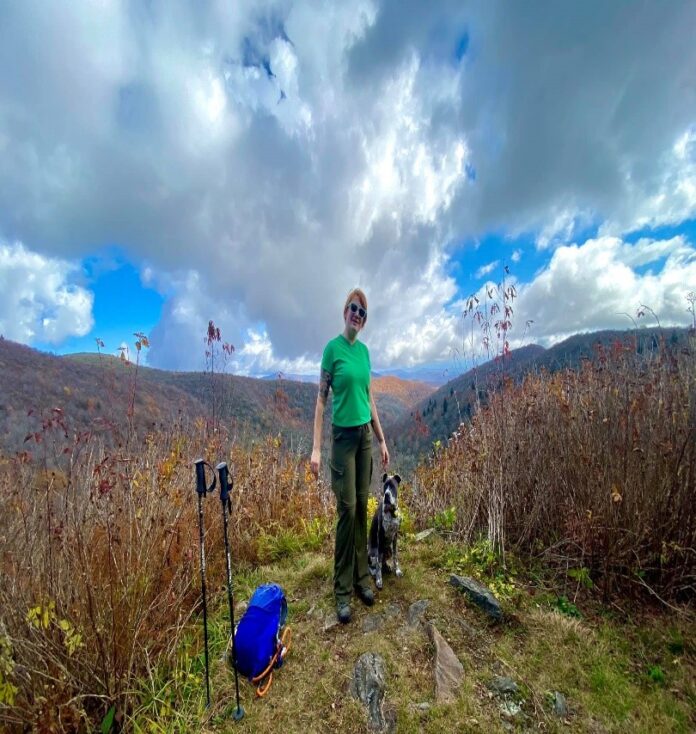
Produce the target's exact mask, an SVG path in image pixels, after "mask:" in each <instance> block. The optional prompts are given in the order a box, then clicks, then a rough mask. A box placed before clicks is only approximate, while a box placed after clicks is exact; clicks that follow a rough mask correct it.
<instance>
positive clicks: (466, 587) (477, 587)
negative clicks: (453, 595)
mask: <svg viewBox="0 0 696 734" xmlns="http://www.w3.org/2000/svg"><path fill="white" fill-rule="evenodd" d="M450 584H452V586H454V587H455V588H456V589H459V590H460V591H463V592H464V593H465V594H466V595H467V596H468V597H469V599H471V601H473V602H474V604H476V605H477V606H478V607H480V608H481V609H482V610H483V611H484V612H485V613H486V614H487V615H488V616H489V617H491V618H492V619H494V620H495V621H496V622H499V621H500V620H501V619H502V618H503V610H502V609H501V607H500V602H499V601H498V600H497V599H496V598H495V597H494V596H493V594H492V593H491V591H490V589H487V588H486V587H485V586H484V585H483V584H480V583H479V582H478V581H475V580H474V579H472V578H469V577H468V576H457V575H456V574H452V575H451V576H450Z"/></svg>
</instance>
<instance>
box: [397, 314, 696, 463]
mask: <svg viewBox="0 0 696 734" xmlns="http://www.w3.org/2000/svg"><path fill="white" fill-rule="evenodd" d="M688 333H689V332H688V329H683V328H664V329H659V328H655V329H648V328H646V329H639V330H637V331H598V332H592V333H586V334H576V335H574V336H572V337H570V338H568V339H566V340H565V341H562V342H559V343H558V344H556V345H554V346H553V347H550V348H549V349H544V348H543V347H541V346H538V345H530V346H526V347H522V348H521V349H516V350H513V351H512V352H511V354H510V355H509V356H508V357H506V358H505V359H504V360H503V361H500V360H492V361H490V362H486V363H485V364H482V365H480V366H478V367H476V368H474V369H472V370H469V371H468V372H466V373H465V374H463V375H460V376H459V377H456V378H454V379H453V380H450V381H449V382H447V383H446V384H445V385H443V386H442V387H440V388H439V389H438V390H436V391H435V392H433V393H432V394H431V395H429V396H426V397H425V398H423V399H422V400H421V401H420V402H419V403H418V404H417V405H416V406H415V407H414V409H413V410H412V411H410V412H409V414H408V415H404V416H402V417H400V418H398V419H397V420H396V421H394V422H393V423H389V424H387V425H386V426H385V431H386V432H387V434H388V436H389V437H390V440H391V444H392V446H393V448H394V456H395V458H397V460H401V461H404V462H405V463H407V464H409V465H410V464H411V463H412V460H413V458H414V457H418V456H422V455H423V453H426V452H428V451H429V450H430V449H431V447H432V445H433V442H435V441H445V440H446V439H447V438H449V437H450V436H451V435H452V433H454V431H455V430H456V429H457V428H458V426H459V424H460V423H461V422H466V421H468V420H470V418H471V416H472V415H473V413H474V412H475V410H476V405H477V404H478V403H482V404H484V405H485V403H486V400H487V398H488V395H489V393H490V391H493V390H496V389H497V388H498V387H499V386H500V382H501V380H502V378H503V375H504V376H505V377H506V378H510V379H512V380H514V381H515V382H519V381H521V380H522V379H523V378H524V376H525V375H527V374H528V373H529V372H532V371H539V370H547V371H549V372H556V371H558V370H562V369H566V368H569V369H577V368H578V367H579V366H580V364H581V363H582V361H583V360H586V359H590V360H592V359H594V358H595V357H596V350H597V345H598V344H602V345H603V346H604V347H609V346H611V345H612V344H613V343H615V342H616V341H617V340H618V341H623V340H625V339H627V338H635V340H636V349H637V350H638V351H639V352H643V351H650V350H656V349H658V348H659V345H660V342H661V340H662V339H664V340H665V342H666V343H667V345H668V346H672V347H677V348H681V347H682V346H685V345H686V344H687V335H688Z"/></svg>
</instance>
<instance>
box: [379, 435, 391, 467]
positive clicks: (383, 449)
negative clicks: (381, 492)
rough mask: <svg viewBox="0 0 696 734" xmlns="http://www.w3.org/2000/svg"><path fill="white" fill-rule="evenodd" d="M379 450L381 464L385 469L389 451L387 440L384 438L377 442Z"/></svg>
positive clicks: (387, 463)
mask: <svg viewBox="0 0 696 734" xmlns="http://www.w3.org/2000/svg"><path fill="white" fill-rule="evenodd" d="M379 451H380V454H382V466H383V467H384V468H385V469H386V468H387V466H389V451H388V450H387V442H386V441H385V440H384V439H382V440H381V441H380V442H379Z"/></svg>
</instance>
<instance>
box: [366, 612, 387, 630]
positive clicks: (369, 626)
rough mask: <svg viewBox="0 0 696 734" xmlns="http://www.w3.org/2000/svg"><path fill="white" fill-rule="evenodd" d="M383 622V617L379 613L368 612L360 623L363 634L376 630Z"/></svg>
mask: <svg viewBox="0 0 696 734" xmlns="http://www.w3.org/2000/svg"><path fill="white" fill-rule="evenodd" d="M383 624H384V617H383V616H382V615H381V614H369V615H368V616H367V617H365V619H363V623H362V631H363V632H364V633H365V634H369V633H370V632H376V631H377V630H378V629H379V628H380V627H381V626H382V625H383Z"/></svg>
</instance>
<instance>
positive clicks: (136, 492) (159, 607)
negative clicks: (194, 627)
mask: <svg viewBox="0 0 696 734" xmlns="http://www.w3.org/2000/svg"><path fill="white" fill-rule="evenodd" d="M51 420H52V422H51V423H50V425H48V424H46V425H44V429H43V431H42V432H40V433H39V435H38V436H37V437H34V438H33V439H32V440H34V441H35V442H36V446H37V455H38V456H39V457H40V456H41V455H42V453H43V455H44V457H47V458H49V459H50V460H51V462H50V463H48V462H47V461H43V460H41V459H40V458H35V457H32V455H31V454H30V453H29V452H23V453H22V454H19V455H18V456H16V457H14V458H12V459H8V460H5V461H4V462H2V463H0V497H1V498H2V503H3V513H2V514H0V568H1V569H2V573H0V610H1V611H0V722H1V723H4V724H5V726H6V727H7V728H8V729H10V728H15V729H17V730H25V729H28V728H34V729H40V730H41V731H74V730H78V729H83V730H84V729H87V730H90V731H93V730H96V729H98V728H99V725H100V723H101V722H103V721H104V720H105V717H111V718H112V719H113V721H114V722H115V725H118V722H122V721H123V717H124V715H125V714H126V713H127V712H128V711H129V710H130V707H131V703H132V701H131V696H132V693H131V692H132V691H133V690H135V688H136V687H137V685H136V682H137V680H138V678H139V677H142V676H143V675H145V674H147V672H148V670H150V669H151V667H152V666H153V665H156V664H157V661H158V660H160V661H161V660H165V659H167V658H171V657H172V656H173V655H174V654H175V650H176V647H177V644H178V641H179V639H180V636H181V633H182V630H183V629H184V628H185V625H186V624H187V622H188V621H189V619H190V617H191V615H192V614H193V613H194V612H195V611H196V610H197V609H198V603H199V594H200V575H199V568H198V517H197V502H196V494H195V491H194V490H195V482H194V472H193V467H192V460H193V459H194V458H196V457H198V456H207V457H211V463H212V464H214V463H215V462H216V461H217V460H219V459H226V460H227V462H228V464H229V466H230V469H231V471H232V474H233V479H234V489H233V495H232V502H233V512H232V515H231V517H230V542H231V545H232V548H233V557H234V559H235V561H239V560H247V561H256V560H257V559H258V550H259V548H258V543H257V537H256V536H257V535H259V532H260V530H261V529H264V530H265V531H266V536H268V533H269V531H271V530H272V532H273V534H275V535H276V536H277V538H278V540H276V541H275V545H274V547H275V548H276V549H287V547H289V546H288V543H290V545H292V543H291V541H289V540H288V539H289V538H290V539H291V540H292V539H293V538H299V542H300V543H301V544H302V545H303V546H307V547H310V546H316V544H317V543H318V542H320V539H321V538H322V537H323V535H324V534H325V533H326V532H327V528H330V527H331V525H330V519H331V518H332V517H333V505H332V503H331V502H330V499H329V492H328V491H327V490H325V489H324V488H323V486H322V485H318V484H317V483H316V482H314V481H313V480H311V479H310V475H309V473H308V471H307V467H306V462H305V461H304V460H301V459H300V457H299V456H297V455H294V454H291V453H289V452H287V451H285V449H284V447H283V446H282V443H281V441H280V440H279V439H277V438H276V439H273V438H269V439H267V440H264V441H262V442H261V443H259V444H257V445H256V446H254V447H253V449H252V450H245V449H243V448H241V447H239V446H233V447H232V449H231V450H229V449H228V448H223V445H222V443H221V441H222V440H223V438H222V434H217V436H216V437H215V439H214V440H215V441H217V442H218V443H216V444H213V443H209V444H203V443H200V442H198V443H197V442H196V441H195V440H194V439H193V438H192V436H195V435H201V433H202V432H201V431H195V430H191V431H189V432H179V431H178V430H177V431H171V432H168V433H160V434H157V435H154V434H153V435H149V436H147V437H146V438H145V439H144V440H143V441H142V443H141V445H140V446H139V447H137V445H136V443H135V441H133V442H129V445H130V446H131V447H132V448H130V449H128V448H122V449H120V450H118V451H112V450H111V449H108V448H107V447H105V445H104V444H103V443H101V442H100V441H98V440H97V439H96V438H94V437H93V436H91V435H89V434H80V435H79V436H73V435H72V434H71V432H70V430H69V428H68V427H67V426H66V425H65V422H64V421H63V420H62V418H61V420H60V421H58V420H53V419H51ZM66 436H67V438H66ZM211 440H213V439H211ZM61 447H62V448H61ZM44 452H45V453H44ZM48 466H52V467H54V468H51V469H49V468H47V467H48ZM204 506H205V510H204V512H205V526H206V561H207V567H208V584H209V590H210V593H211V594H214V593H215V592H216V589H222V588H224V578H225V572H224V550H223V549H224V544H223V542H222V529H221V526H222V523H221V520H220V513H221V505H220V502H219V501H218V500H217V498H216V495H213V496H211V497H208V498H207V499H205V500H204Z"/></svg>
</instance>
